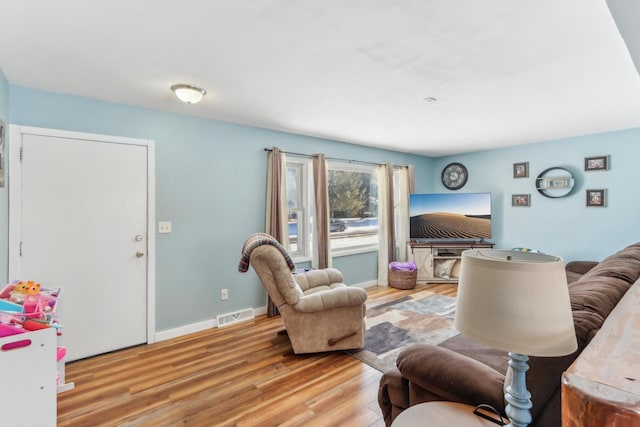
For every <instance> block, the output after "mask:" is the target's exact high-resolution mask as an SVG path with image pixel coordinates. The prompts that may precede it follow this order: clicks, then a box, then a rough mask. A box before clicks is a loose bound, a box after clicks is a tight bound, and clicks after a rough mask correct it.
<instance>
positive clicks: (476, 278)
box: [454, 249, 577, 356]
mask: <svg viewBox="0 0 640 427" xmlns="http://www.w3.org/2000/svg"><path fill="white" fill-rule="evenodd" d="M454 325H455V327H456V329H457V330H458V331H460V333H461V334H463V335H465V336H466V337H468V338H470V339H472V340H474V341H476V342H478V343H480V344H483V345H486V346H489V347H493V348H497V349H500V350H504V351H510V352H514V353H519V354H524V355H528V356H562V355H566V354H570V353H573V352H574V351H575V350H576V349H577V342H576V335H575V329H574V325H573V316H572V314H571V305H570V302H569V290H568V287H567V278H566V274H565V270H564V262H563V260H562V258H559V257H555V256H551V255H544V254H538V253H531V252H515V251H506V250H492V249H487V250H481V249H472V250H467V251H464V252H463V253H462V265H461V271H460V280H459V284H458V300H457V304H456V316H455V321H454Z"/></svg>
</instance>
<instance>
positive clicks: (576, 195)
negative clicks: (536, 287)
mask: <svg viewBox="0 0 640 427" xmlns="http://www.w3.org/2000/svg"><path fill="white" fill-rule="evenodd" d="M607 154H608V155H610V156H611V157H610V170H608V171H591V172H585V171H584V158H585V157H593V156H600V155H607ZM454 161H455V162H460V163H463V164H464V165H465V166H466V167H467V168H468V170H469V181H468V183H467V185H466V186H465V187H464V188H463V189H462V190H460V191H464V192H482V191H491V192H492V195H493V200H492V206H493V212H492V213H493V238H492V240H493V241H494V242H495V243H496V245H497V247H500V248H512V247H521V246H525V247H530V248H535V249H539V250H542V251H544V252H546V253H551V254H554V255H558V256H562V257H563V258H564V259H565V261H571V260H576V259H589V260H601V259H602V258H604V257H606V256H608V255H610V254H612V253H613V252H615V251H617V250H619V249H622V248H623V247H624V246H626V245H628V244H631V243H635V242H638V241H640V187H639V186H638V183H640V163H639V162H640V128H635V129H629V130H623V131H617V132H608V133H601V134H597V135H589V136H582V137H574V138H567V139H561V140H555V141H547V142H540V143H535V144H527V145H522V146H516V147H510V148H504V149H497V150H488V151H480V152H475V153H469V154H464V155H457V156H450V157H442V158H438V159H436V160H435V164H434V167H433V173H434V183H435V186H434V191H436V192H445V191H447V190H446V189H445V188H444V186H443V185H442V184H441V183H440V172H441V171H442V168H443V167H444V166H445V165H446V164H448V163H449V162H454ZM527 161H528V162H529V178H519V179H514V178H513V163H519V162H527ZM551 166H563V167H566V168H569V169H570V170H571V171H573V172H574V175H575V177H576V187H575V189H574V191H573V192H572V193H571V194H570V195H569V196H567V197H564V198H560V199H550V198H547V197H544V196H542V195H541V194H540V193H538V192H537V191H536V189H535V179H536V177H537V176H538V174H539V173H540V172H542V171H543V170H544V169H546V168H548V167H551ZM586 189H606V190H607V198H608V201H607V207H605V208H596V207H589V208H587V207H586V206H585V205H586ZM519 193H524V194H531V207H529V208H526V207H512V206H511V195H512V194H519Z"/></svg>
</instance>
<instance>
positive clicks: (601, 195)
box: [587, 189, 607, 208]
mask: <svg viewBox="0 0 640 427" xmlns="http://www.w3.org/2000/svg"><path fill="white" fill-rule="evenodd" d="M606 193H607V191H606V190H604V189H602V190H587V206H588V207H599V208H604V207H605V206H606V202H607V200H606Z"/></svg>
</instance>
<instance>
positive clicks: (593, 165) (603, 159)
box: [584, 156, 609, 171]
mask: <svg viewBox="0 0 640 427" xmlns="http://www.w3.org/2000/svg"><path fill="white" fill-rule="evenodd" d="M584 170H585V171H606V170H609V156H597V157H585V159H584Z"/></svg>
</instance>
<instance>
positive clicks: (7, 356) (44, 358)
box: [0, 328, 57, 427]
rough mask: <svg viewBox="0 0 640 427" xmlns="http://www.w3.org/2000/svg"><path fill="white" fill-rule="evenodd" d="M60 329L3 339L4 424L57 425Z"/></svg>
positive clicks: (0, 362) (0, 358) (0, 356)
mask: <svg viewBox="0 0 640 427" xmlns="http://www.w3.org/2000/svg"><path fill="white" fill-rule="evenodd" d="M56 338H57V337H56V331H55V329H53V328H47V329H42V330H39V331H33V332H26V333H23V334H17V335H11V336H8V337H2V338H0V366H1V367H2V372H3V374H2V386H1V387H0V402H2V405H1V406H2V408H4V409H5V410H3V411H2V413H1V414H0V417H1V419H2V425H6V426H39V427H47V426H51V427H55V425H56V414H57V407H56V405H57V398H56V392H57V390H56V348H57V342H56V341H57V340H56Z"/></svg>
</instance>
